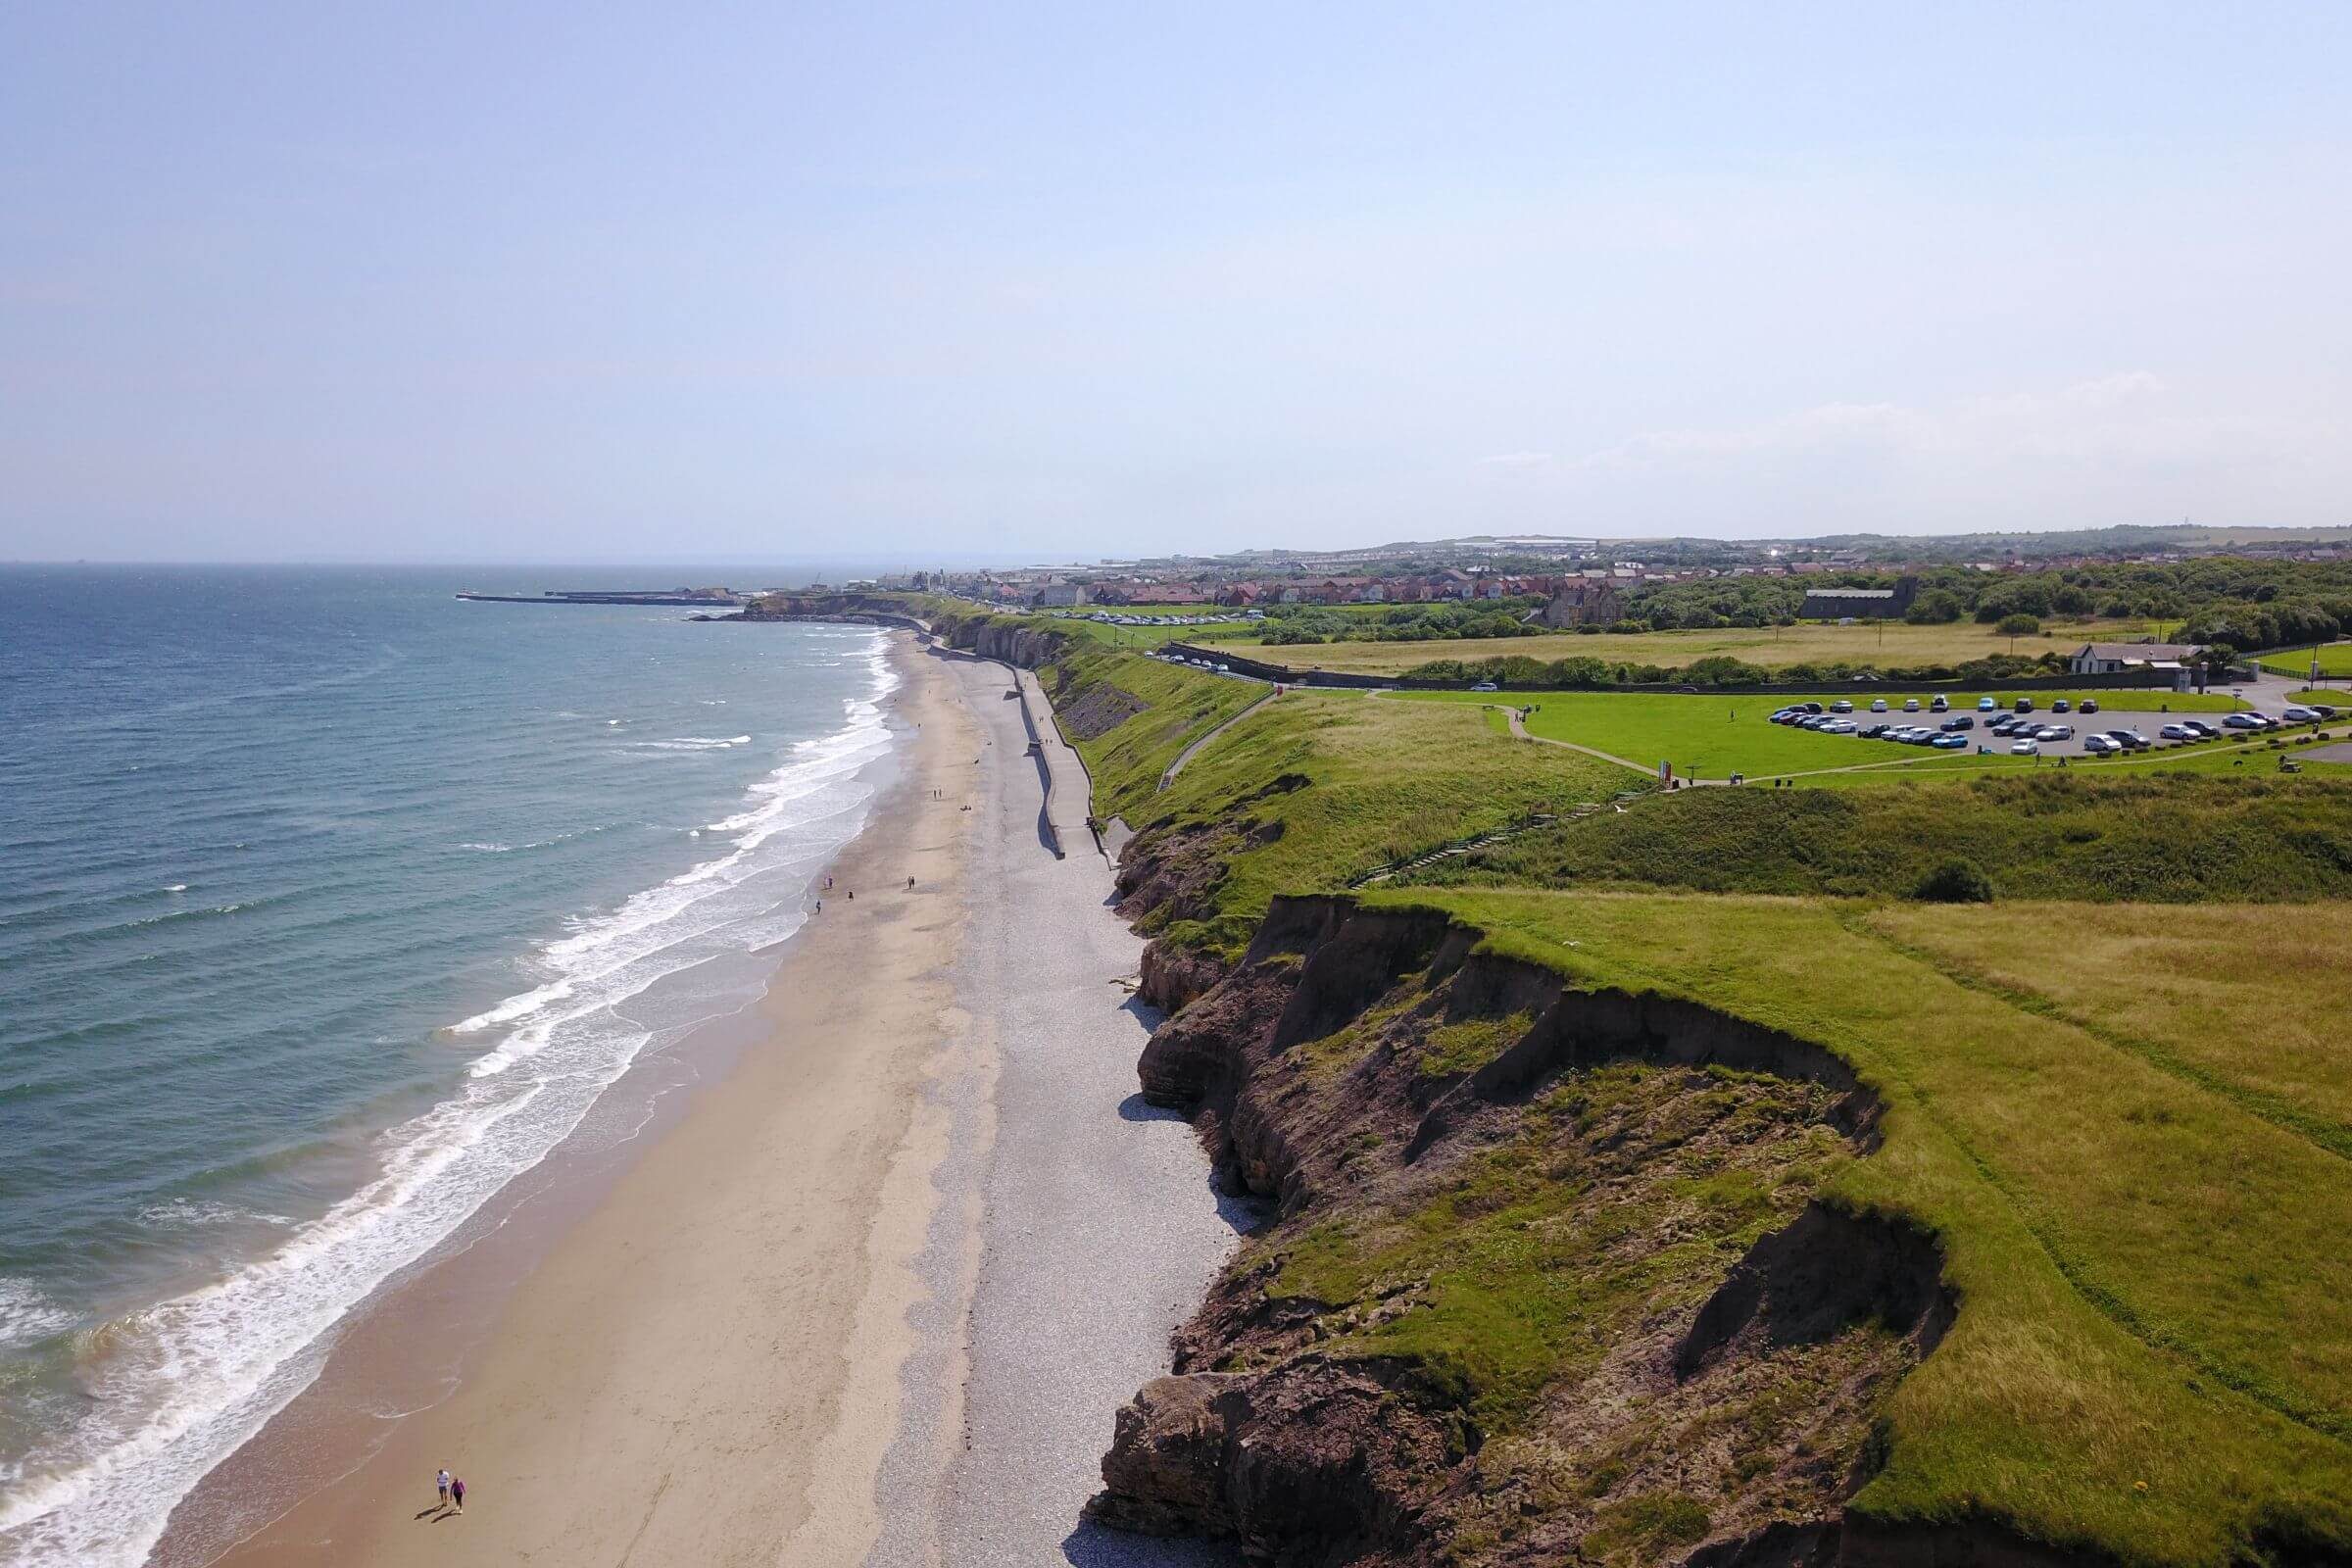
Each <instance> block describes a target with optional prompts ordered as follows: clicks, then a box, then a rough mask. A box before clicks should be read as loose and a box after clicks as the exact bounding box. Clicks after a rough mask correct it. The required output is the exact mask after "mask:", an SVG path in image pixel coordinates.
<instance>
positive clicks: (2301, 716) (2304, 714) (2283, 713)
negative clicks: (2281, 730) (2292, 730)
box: [2278, 707, 2320, 724]
mask: <svg viewBox="0 0 2352 1568" xmlns="http://www.w3.org/2000/svg"><path fill="white" fill-rule="evenodd" d="M2278 716H2279V717H2280V718H2283V719H2285V720H2286V721H2287V722H2288V723H2289V724H2316V723H2318V722H2319V721H2320V715H2319V714H2318V713H2317V712H2314V711H2312V710H2311V709H2308V708H2299V707H2298V708H2281V709H2280V710H2278Z"/></svg>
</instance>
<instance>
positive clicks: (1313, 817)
mask: <svg viewBox="0 0 2352 1568" xmlns="http://www.w3.org/2000/svg"><path fill="white" fill-rule="evenodd" d="M1195 678H1199V679H1208V678H1210V677H1205V676H1199V675H1198V674H1196V677H1195ZM1228 684H1229V683H1228ZM1113 733H1114V734H1115V733H1116V732H1115V731H1114V732H1113ZM1286 775H1289V776H1296V777H1300V778H1304V779H1307V780H1309V781H1311V786H1312V787H1309V788H1301V789H1297V790H1293V791H1290V792H1288V793H1283V794H1276V795H1271V796H1268V797H1266V798H1265V799H1262V800H1257V801H1254V802H1251V803H1250V805H1249V806H1247V807H1246V808H1239V809H1237V808H1236V806H1235V803H1236V802H1239V801H1241V800H1243V798H1245V797H1248V796H1252V795H1255V794H1256V793H1257V792H1258V791H1260V790H1261V789H1263V788H1264V787H1265V786H1266V785H1268V784H1269V783H1271V782H1272V781H1274V780H1276V779H1278V778H1281V777H1284V776H1286ZM1629 787H1630V788H1637V789H1638V788H1641V787H1642V780H1640V779H1637V778H1634V777H1633V776H1632V775H1631V774H1629V773H1627V772H1625V771H1624V770H1623V769H1622V768H1617V767H1613V766H1611V765H1609V764H1608V763H1605V762H1597V761H1593V760H1591V759H1588V758H1583V757H1579V756H1577V755H1575V754H1574V753H1569V752H1562V751H1558V750H1556V749H1554V748H1551V747H1534V746H1529V745H1526V744H1525V743H1523V742H1519V741H1515V740H1513V739H1511V738H1510V737H1509V736H1508V735H1507V734H1503V733H1499V732H1498V731H1497V729H1496V727H1495V724H1494V723H1493V722H1492V721H1491V720H1490V718H1489V716H1488V715H1486V714H1483V713H1480V712H1477V711H1465V710H1463V709H1460V708H1453V707H1446V706H1443V705H1423V704H1406V703H1382V702H1368V701H1366V700H1364V699H1363V698H1362V697H1360V696H1356V695H1353V694H1345V693H1324V692H1306V691H1293V692H1291V693H1289V694H1287V695H1285V696H1283V697H1280V698H1277V699H1276V700H1275V701H1273V702H1272V703H1269V704H1267V705H1266V706H1265V707H1264V708H1261V709H1259V710H1258V711H1256V712H1254V713H1251V714H1250V716H1249V717H1247V718H1245V719H1243V720H1242V721H1241V722H1240V723H1239V724H1236V725H1235V726H1234V727H1233V728H1232V729H1231V730H1230V731H1228V732H1227V733H1226V734H1225V736H1224V737H1223V738H1221V739H1220V740H1219V741H1218V742H1217V744H1216V745H1215V746H1212V747H1210V748H1208V749H1207V750H1206V751H1204V752H1202V753H1201V755H1200V756H1199V757H1197V758H1195V759H1194V760H1193V761H1192V762H1191V763H1189V764H1187V766H1186V768H1185V770H1184V772H1182V773H1181V774H1179V775H1178V776H1177V780H1176V784H1175V787H1174V788H1173V789H1171V790H1170V791H1169V792H1168V793H1167V794H1166V795H1164V796H1160V797H1157V799H1156V803H1155V806H1154V808H1152V809H1140V810H1134V811H1130V812H1129V813H1128V820H1129V821H1130V822H1132V823H1135V824H1137V825H1139V826H1141V825H1144V824H1146V823H1147V822H1151V821H1159V822H1162V823H1164V824H1165V827H1166V828H1167V829H1172V830H1179V831H1180V830H1183V829H1185V828H1188V827H1198V826H1201V825H1202V824H1207V823H1213V822H1216V821H1218V820H1220V819H1223V818H1227V817H1230V816H1234V815H1247V816H1250V817H1251V818H1254V819H1255V820H1257V821H1258V822H1260V823H1266V824H1271V823H1280V824H1281V829H1280V836H1279V837H1274V838H1272V839H1271V842H1264V843H1256V844H1252V845H1250V846H1247V847H1242V848H1239V849H1238V850H1237V851H1236V852H1235V853H1233V854H1232V855H1231V856H1230V857H1229V858H1227V859H1226V861H1225V864H1226V874H1225V876H1224V879H1223V881H1222V882H1221V883H1220V885H1219V886H1218V888H1217V890H1216V893H1215V906H1216V907H1215V912H1214V914H1213V915H1212V916H1211V917H1210V918H1209V919H1207V920H1206V921H1204V922H1201V923H1199V924H1197V925H1194V926H1191V927H1188V928H1186V929H1183V930H1172V931H1171V932H1170V933H1169V934H1170V935H1171V936H1173V937H1175V938H1176V939H1178V940H1179V941H1183V942H1186V943H1187V944H1205V945H1207V946H1210V947H1213V948H1216V949H1218V950H1220V951H1223V952H1227V953H1238V952H1239V951H1240V950H1241V949H1242V948H1243V947H1245V946H1246V945H1247V944H1248V942H1249V938H1250V931H1251V929H1252V928H1253V927H1254V926H1255V924H1256V922H1257V919H1258V917H1259V916H1260V915H1262V914H1263V913H1264V912H1265V908H1266V905H1267V902H1268V901H1269V900H1270V899H1271V898H1272V897H1273V895H1274V894H1275V893H1277V892H1291V891H1298V890H1302V889H1315V888H1331V887H1335V886H1339V885H1341V884H1343V883H1344V882H1345V881H1346V880H1347V879H1348V877H1349V876H1352V875H1355V874H1357V873H1360V872H1363V871H1367V870H1370V869H1372V868H1374V867H1376V866H1379V865H1382V864H1385V863H1387V862H1389V861H1392V860H1395V859H1398V858H1404V857H1406V856H1409V855H1413V854H1418V853H1420V852H1422V851H1425V850H1428V849H1432V848H1435V847H1437V846H1440V845H1443V844H1446V843H1449V842H1452V841H1454V840H1457V839H1460V838H1463V837H1466V836H1468V835H1471V834H1475V833H1480V832H1485V831H1488V830H1490V829H1493V828H1497V827H1501V826H1503V825H1505V824H1506V823H1509V822H1511V821H1513V820H1515V819H1517V818H1520V817H1522V816H1524V815H1525V814H1526V813H1528V812H1529V811H1531V810H1560V809H1568V808H1570V807H1573V806H1575V805H1577V804H1580V803H1584V802H1591V801H1600V800H1606V799H1608V798H1609V796H1610V795H1612V794H1615V793H1617V792H1620V791H1623V790H1625V789H1627V788H1629Z"/></svg>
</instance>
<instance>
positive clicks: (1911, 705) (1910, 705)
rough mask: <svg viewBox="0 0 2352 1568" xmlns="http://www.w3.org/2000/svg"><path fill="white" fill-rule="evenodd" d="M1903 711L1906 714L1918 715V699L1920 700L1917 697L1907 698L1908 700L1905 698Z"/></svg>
mask: <svg viewBox="0 0 2352 1568" xmlns="http://www.w3.org/2000/svg"><path fill="white" fill-rule="evenodd" d="M1903 711H1904V712H1906V713H1916V712H1918V711H1919V699H1918V698H1916V697H1906V698H1904V699H1903Z"/></svg>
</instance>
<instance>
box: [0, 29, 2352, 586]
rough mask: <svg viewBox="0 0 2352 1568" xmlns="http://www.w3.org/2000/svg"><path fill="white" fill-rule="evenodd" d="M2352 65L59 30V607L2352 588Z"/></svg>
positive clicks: (1004, 40) (2, 397)
mask: <svg viewBox="0 0 2352 1568" xmlns="http://www.w3.org/2000/svg"><path fill="white" fill-rule="evenodd" d="M2347 44H2352V13H2347V12H2345V11H2343V10H2341V9H2340V8H2314V7H2295V6H2254V7H2247V8H2238V9H2233V10H2231V11H2230V12H2229V13H2227V14H2226V15H2225V14H2221V13H2215V12H2212V11H2210V10H2208V9H2206V8H2194V7H2187V6H2158V7H2145V6H2124V5H2096V6H2084V7H2077V8H2068V9H2066V10H2065V11H2063V12H2057V11H2052V10H2049V9H2047V8H2027V9H2020V10H2017V11H2014V12H2004V13H2000V14H1993V13H1990V12H1982V11H1979V10H1975V9H1972V10H1970V11H1967V12H1962V13H1951V14H1910V13H1909V12H1908V11H1906V12H1904V13H1902V14H1897V13H1895V12H1892V11H1889V10H1888V9H1887V8H1880V7H1867V6H1820V5H1816V6H1802V7H1790V8H1780V9H1776V10H1773V11H1771V12H1769V13H1768V12H1765V11H1760V10H1756V9H1753V8H1730V7H1715V6H1666V7H1656V8H1645V9H1644V10H1642V12H1641V13H1640V14H1639V15H1632V14H1618V13H1612V12H1593V13H1585V14H1567V13H1565V12H1559V11H1552V10H1542V11H1526V12H1514V11H1511V10H1508V9H1499V10H1494V11H1489V12H1485V13H1480V14H1477V15H1470V14H1465V13H1458V12H1448V13H1438V12H1429V13H1422V14H1413V13H1409V12H1406V11H1402V10H1396V9H1389V10H1379V11H1359V12H1349V13H1348V14H1346V15H1345V16H1344V17H1342V18H1340V19H1339V20H1336V21H1326V20H1323V19H1322V18H1320V17H1315V16H1310V15H1308V14H1305V13H1293V14H1285V15H1267V14H1264V13H1263V12H1261V11H1260V10H1257V9H1254V8H1243V7H1235V6H1219V7H1211V8H1207V9H1198V8H1197V9H1195V10H1193V11H1190V12H1188V13H1186V14H1185V15H1184V16H1183V17H1182V18H1181V19H1166V18H1152V17H1146V16H1141V15H1127V14H1123V13H1121V14H1104V13H1102V12H1101V11H1099V10H1097V9H1093V8H1083V7H1074V6H1073V7H1036V6H1031V7H1022V8H1019V9H1018V10H1015V11H1004V12H994V13H990V14H987V15H985V16H977V17H970V16H957V15H952V14H948V13H944V12H939V11H935V10H930V9H925V8H909V7H894V8H864V9H860V10H859V11H858V12H857V13H856V14H854V15H836V14H830V13H817V12H814V11H797V10H796V11H790V12H780V13H767V14H760V15H757V16H748V17H747V16H736V15H730V14H727V13H724V12H721V11H718V10H715V9H708V8H684V9H681V8H676V7H669V8H660V9H654V8H643V9H639V10H634V11H622V12H610V13H601V14H583V13H579V12H577V11H575V10H572V9H569V8H558V7H553V6H537V7H518V8H507V9H504V10H500V11H498V12H496V13H495V14H492V13H479V14H477V13H475V12H472V11H468V10H466V9H462V8H449V9H441V10H430V11H420V10H407V11H401V12H397V13H390V12H387V13H373V14H366V15H360V14H351V13H340V12H338V13H333V14H329V13H326V12H320V11H318V10H316V9H313V8H301V7H293V6H268V5H233V4H232V5H226V6H221V7H210V8H202V9H201V10H172V9H165V8H142V7H135V6H123V5H108V4H94V5H87V6H75V7H45V8H39V9H20V10H19V11H17V12H15V13H13V14H12V15H11V16H10V17H9V18H7V19H6V20H5V21H0V138H4V139H0V147H5V153H0V560H18V561H31V560H38V561H63V562H72V561H87V562H93V563H96V562H108V561H125V562H127V561H140V562H147V561H171V562H206V561H223V562H228V561H236V562H253V561H281V560H282V561H299V562H315V563H319V564H356V563H361V562H367V563H379V564H403V563H416V564H452V565H464V564H483V565H497V564H516V565H527V564H598V563H604V564H615V565H621V564H657V563H661V562H664V561H667V562H673V563H674V562H678V561H690V562H691V561H706V562H713V563H743V564H756V563H758V562H760V561H772V562H776V563H797V562H809V561H820V560H834V561H847V560H879V561H889V562H905V563H907V564H923V563H926V562H931V561H944V562H948V563H951V564H956V563H962V562H969V561H979V560H996V561H1011V560H1084V561H1091V560H1094V559H1097V558H1101V557H1105V556H1111V557H1125V556H1136V555H1165V554H1173V553H1178V552H1183V553H1192V554H1203V555H1205V554H1215V553H1222V552H1227V551H1232V550H1236V549H1242V548H1250V547H1253V546H1257V547H1262V546H1274V545H1281V546H1286V547H1295V548H1300V549H1334V548H1344V547H1348V546H1362V545H1370V544H1373V543H1377V542H1381V541H1388V540H1403V539H1437V538H1444V537H1447V536H1457V535H1463V534H1472V533H1521V532H1525V533H1551V534H1564V535H1575V536H1585V535H1598V536H1603V537H1618V538H1640V537H1657V536H1664V535H1686V536H1701V537H1716V538H1727V539H1737V538H1754V537H1801V536H1809V535H1820V534H1832V533H1849V532H1880V533H1891V534H1921V533H1954V532H1976V531H2009V530H2035V531H2046V530H2053V529H2071V528H2097V527H2104V526H2109V525H2113V524H2117V523H2140V524H2160V523H2168V522H2179V521H2180V520H2182V519H2183V518H2184V517H2185V518H2187V519H2188V520H2190V521H2192V522H2194V523H2197V524H2200V525H2206V526H2213V527H2231V526H2284V527H2312V526H2334V525H2341V524H2343V523H2346V522H2352V507H2347V506H2346V504H2345V499H2346V497H2347V495H2352V443H2346V442H2344V441H2343V440H2342V439H2341V434H2340V432H2341V431H2342V430H2343V429H2344V428H2346V427H2347V426H2348V425H2352V308H2348V307H2347V305H2346V303H2345V300H2344V294H2343V290H2342V287H2341V280H2340V278H2338V277H2337V276H2336V275H2335V274H2336V272H2337V271H2339V270H2340V261H2339V259H2340V258H2341V257H2342V256H2343V255H2344V254H2345V253H2346V250H2347V243H2346V242H2347V240H2352V219H2348V218H2347V217H2346V215H2345V213H2344V211H2343V207H2342V204H2341V202H2340V201H2338V200H2335V199H2334V197H2335V193H2336V190H2337V188H2338V187H2339V186H2340V183H2341V171H2342V170H2343V169H2344V167H2346V154H2347V152H2352V103H2348V102H2347V99H2346V96H2345V95H2344V94H2343V93H2342V92H2341V91H2340V83H2339V82H2338V80H2337V77H2338V75H2339V74H2340V63H2341V62H2342V60H2344V59H2345V58H2346V55H2347V49H2346V46H2347Z"/></svg>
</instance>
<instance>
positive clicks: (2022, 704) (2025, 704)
mask: <svg viewBox="0 0 2352 1568" xmlns="http://www.w3.org/2000/svg"><path fill="white" fill-rule="evenodd" d="M2010 706H2011V707H2013V708H2015V709H2016V710H2017V711H2019V712H2021V713H2031V712H2032V711H2034V699H2033V698H2031V697H2020V698H2019V699H2018V700H2017V701H2016V702H2015V703H2013V704H2011V705H2010Z"/></svg>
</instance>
